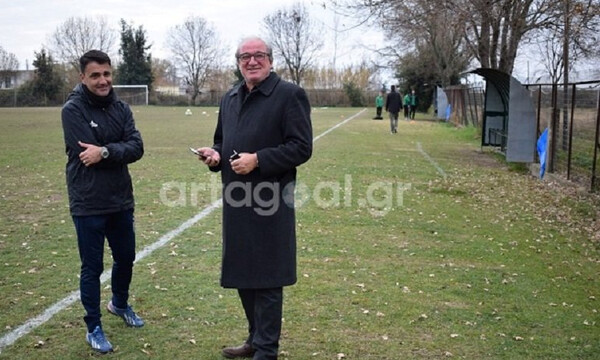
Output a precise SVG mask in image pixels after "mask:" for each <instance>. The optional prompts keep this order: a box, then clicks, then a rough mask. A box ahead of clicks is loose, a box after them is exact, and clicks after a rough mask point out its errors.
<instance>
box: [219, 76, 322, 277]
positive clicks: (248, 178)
mask: <svg viewBox="0 0 600 360" xmlns="http://www.w3.org/2000/svg"><path fill="white" fill-rule="evenodd" d="M213 148H214V149H215V150H217V151H218V152H219V153H220V155H221V163H220V164H219V166H217V167H215V168H211V170H213V171H219V170H220V171H221V178H222V182H223V254H222V255H223V258H222V269H221V285H222V286H223V287H226V288H238V289H264V288H275V287H282V286H286V285H292V284H294V283H295V282H296V279H297V276H296V226H295V214H294V195H293V194H294V186H295V180H296V167H297V166H299V165H300V164H302V163H304V162H306V161H307V160H308V159H309V158H310V156H311V154H312V125H311V119H310V104H309V101H308V98H307V96H306V93H305V91H304V90H303V89H302V88H300V87H299V86H297V85H294V84H291V83H289V82H287V81H284V80H281V79H280V77H279V76H278V75H277V74H275V73H273V72H272V73H271V74H270V75H269V76H268V77H267V79H265V80H264V81H263V82H262V83H261V84H260V85H258V86H256V87H255V88H253V90H252V91H251V92H250V93H248V92H247V91H246V89H245V84H244V83H242V84H240V85H238V86H235V87H234V88H232V89H231V90H230V91H229V92H228V93H227V94H225V95H224V96H223V98H222V99H221V104H220V110H219V117H218V123H217V128H216V130H215V135H214V145H213ZM234 150H235V151H237V152H238V153H242V152H248V153H256V154H257V157H258V161H259V167H258V168H256V169H254V170H253V171H252V172H250V173H249V174H247V175H238V174H235V173H234V172H233V170H232V169H231V166H230V164H229V157H230V155H232V154H233V152H234Z"/></svg>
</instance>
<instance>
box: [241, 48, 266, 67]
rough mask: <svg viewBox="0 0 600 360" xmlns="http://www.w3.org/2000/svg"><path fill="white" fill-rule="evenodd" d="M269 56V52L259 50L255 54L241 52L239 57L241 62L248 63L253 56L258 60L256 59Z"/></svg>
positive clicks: (262, 59) (259, 59)
mask: <svg viewBox="0 0 600 360" xmlns="http://www.w3.org/2000/svg"><path fill="white" fill-rule="evenodd" d="M268 56H269V54H267V53H264V52H262V51H258V52H255V53H254V54H250V53H243V54H239V55H238V57H237V58H238V60H239V61H240V62H241V63H244V64H246V63H248V62H249V61H250V59H252V58H254V60H256V61H264V60H265V59H266V58H267V57H268Z"/></svg>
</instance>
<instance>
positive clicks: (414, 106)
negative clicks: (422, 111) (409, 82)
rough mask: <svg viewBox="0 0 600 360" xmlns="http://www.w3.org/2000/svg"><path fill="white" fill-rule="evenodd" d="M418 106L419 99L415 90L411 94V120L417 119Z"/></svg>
mask: <svg viewBox="0 0 600 360" xmlns="http://www.w3.org/2000/svg"><path fill="white" fill-rule="evenodd" d="M417 105H419V99H418V98H417V94H416V93H415V89H413V90H412V91H411V93H410V118H411V120H414V119H415V112H416V111H417Z"/></svg>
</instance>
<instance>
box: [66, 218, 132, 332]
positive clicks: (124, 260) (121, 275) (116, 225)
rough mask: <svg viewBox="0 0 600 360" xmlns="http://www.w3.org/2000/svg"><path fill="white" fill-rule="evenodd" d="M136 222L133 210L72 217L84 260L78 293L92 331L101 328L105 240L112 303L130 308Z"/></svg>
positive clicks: (89, 328) (80, 254)
mask: <svg viewBox="0 0 600 360" xmlns="http://www.w3.org/2000/svg"><path fill="white" fill-rule="evenodd" d="M133 221H134V217H133V209H132V210H127V211H122V212H118V213H112V214H107V215H93V216H73V223H74V224H75V231H76V232H77V245H78V246H79V257H80V259H81V278H80V279H79V290H80V291H81V303H82V304H83V307H84V309H85V312H86V314H85V316H84V318H83V319H84V321H85V323H86V325H87V328H88V331H89V332H92V331H93V330H94V329H95V328H96V326H98V325H101V321H100V317H101V313H100V275H102V272H103V271H104V261H103V259H104V239H105V238H106V240H107V241H108V245H109V246H110V249H111V251H112V257H113V266H112V278H111V287H112V293H113V295H112V302H113V305H114V306H116V307H119V308H125V307H127V301H128V299H129V284H130V283H131V276H132V273H133V261H134V260H135V232H134V228H133Z"/></svg>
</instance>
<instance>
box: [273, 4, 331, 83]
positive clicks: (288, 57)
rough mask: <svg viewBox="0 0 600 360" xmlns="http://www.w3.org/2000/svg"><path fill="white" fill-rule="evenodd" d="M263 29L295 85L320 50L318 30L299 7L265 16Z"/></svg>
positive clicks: (320, 36)
mask: <svg viewBox="0 0 600 360" xmlns="http://www.w3.org/2000/svg"><path fill="white" fill-rule="evenodd" d="M263 25H264V27H265V29H266V31H267V33H268V40H269V42H270V43H271V46H273V51H274V53H275V55H276V56H280V57H281V58H283V60H284V62H285V65H286V67H287V69H288V71H289V72H290V77H291V79H292V81H293V82H294V83H295V84H298V85H299V84H300V82H301V81H302V77H303V75H304V72H305V71H306V69H308V68H310V67H311V66H312V65H313V62H314V60H315V57H316V56H317V53H318V51H319V50H320V49H321V48H322V47H323V40H322V38H323V37H322V31H321V29H320V28H318V27H317V25H316V24H315V23H313V21H312V20H311V19H310V17H309V14H308V10H307V9H306V7H305V6H304V5H302V4H300V3H295V4H294V5H292V7H291V8H284V9H281V10H277V11H276V12H274V13H272V14H271V15H268V16H266V17H265V18H264V19H263Z"/></svg>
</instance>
